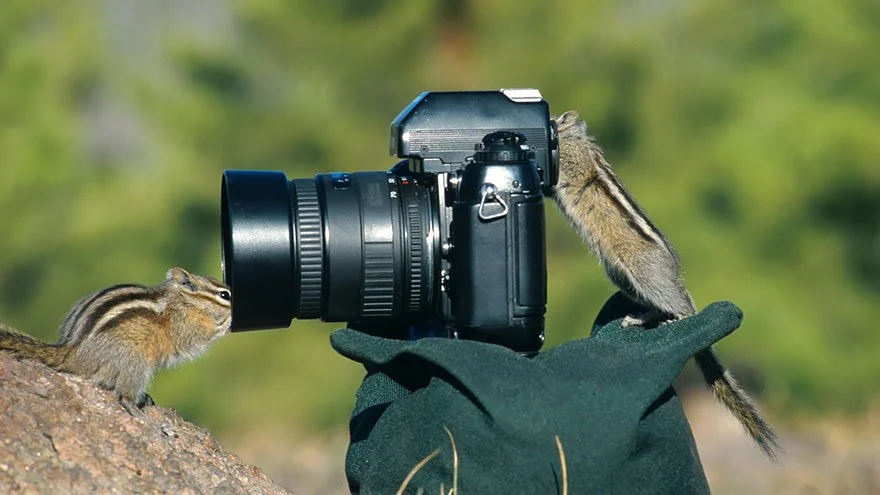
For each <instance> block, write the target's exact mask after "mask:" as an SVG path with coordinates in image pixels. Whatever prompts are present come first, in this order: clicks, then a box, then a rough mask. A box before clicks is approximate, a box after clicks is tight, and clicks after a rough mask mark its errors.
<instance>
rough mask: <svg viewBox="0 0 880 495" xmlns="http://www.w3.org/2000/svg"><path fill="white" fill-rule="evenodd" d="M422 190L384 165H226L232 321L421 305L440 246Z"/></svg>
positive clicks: (261, 323) (403, 312) (260, 323)
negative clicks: (305, 170)
mask: <svg viewBox="0 0 880 495" xmlns="http://www.w3.org/2000/svg"><path fill="white" fill-rule="evenodd" d="M429 192H430V191H429V189H428V186H427V185H425V184H421V183H419V182H418V181H416V180H415V179H413V178H411V177H406V176H399V175H396V174H394V173H391V172H357V173H351V174H349V173H340V174H320V175H317V176H315V178H314V179H294V180H291V181H288V180H287V177H286V176H285V175H284V174H283V173H281V172H269V171H241V170H228V171H226V172H225V173H224V175H223V183H222V192H221V195H222V199H221V211H222V213H221V216H222V226H221V227H222V228H221V230H222V242H223V275H224V278H225V280H226V282H227V283H228V284H229V285H230V286H231V288H232V292H233V295H234V297H233V298H232V300H233V308H232V309H233V321H232V328H233V331H239V330H256V329H260V328H278V327H286V326H288V325H289V324H290V321H291V319H293V318H299V319H311V318H320V319H322V320H324V321H354V320H361V319H364V318H372V317H396V318H400V317H407V316H415V315H417V314H419V313H423V312H427V311H429V309H430V306H431V304H432V300H433V294H434V272H435V267H434V264H435V263H436V262H437V256H435V253H436V252H438V249H439V246H438V240H437V239H436V235H434V234H435V233H436V232H437V230H438V229H437V226H436V224H435V222H436V220H435V218H436V215H434V214H433V209H432V208H436V206H435V205H432V201H431V195H430V194H429Z"/></svg>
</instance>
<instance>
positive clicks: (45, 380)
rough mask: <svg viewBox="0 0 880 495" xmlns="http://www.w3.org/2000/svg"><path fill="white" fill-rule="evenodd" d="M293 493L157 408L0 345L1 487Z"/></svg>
mask: <svg viewBox="0 0 880 495" xmlns="http://www.w3.org/2000/svg"><path fill="white" fill-rule="evenodd" d="M111 492H114V493H285V494H286V493H290V492H288V491H287V490H285V489H284V488H281V487H280V486H278V485H276V484H275V483H273V482H272V480H270V479H269V478H268V477H267V476H266V475H265V474H263V472H262V471H260V470H259V468H256V467H254V466H249V465H247V464H245V463H243V462H242V461H241V459H239V458H238V457H237V456H235V455H233V454H230V453H227V452H225V451H224V450H223V449H222V448H221V447H220V446H219V445H218V444H217V442H216V441H215V440H214V437H213V436H212V435H211V434H210V433H209V432H208V431H206V430H204V429H201V428H199V427H197V426H195V425H193V424H191V423H188V422H186V421H184V420H183V419H181V418H180V416H178V415H177V413H175V412H174V411H173V410H170V409H166V408H163V407H158V406H151V407H147V408H145V409H144V414H143V417H141V418H135V417H132V416H131V415H129V414H128V413H127V412H126V411H125V410H124V409H123V408H122V407H121V406H120V405H119V404H118V403H117V401H116V398H115V397H114V396H113V395H112V394H111V393H109V392H106V391H104V390H101V389H99V388H97V387H95V386H93V385H91V384H90V383H88V382H87V381H85V380H83V379H80V378H79V377H75V376H70V375H66V374H60V373H56V372H54V371H52V370H51V369H49V368H47V367H45V366H43V365H41V364H37V363H32V362H28V361H16V360H15V359H14V358H11V357H9V356H6V355H3V354H2V353H0V493H111Z"/></svg>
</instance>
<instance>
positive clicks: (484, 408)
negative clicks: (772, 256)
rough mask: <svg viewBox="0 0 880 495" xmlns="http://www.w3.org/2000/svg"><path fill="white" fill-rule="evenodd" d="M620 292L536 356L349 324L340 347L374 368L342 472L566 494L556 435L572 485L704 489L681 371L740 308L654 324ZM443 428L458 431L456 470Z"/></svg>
mask: <svg viewBox="0 0 880 495" xmlns="http://www.w3.org/2000/svg"><path fill="white" fill-rule="evenodd" d="M641 311H642V308H639V307H638V306H636V305H635V304H634V303H632V302H630V301H629V300H628V299H627V298H625V297H624V296H623V295H621V294H619V293H618V294H615V295H614V296H613V297H612V298H611V299H610V300H609V301H608V302H607V303H606V304H605V307H604V308H603V309H602V311H601V312H600V314H599V316H598V318H597V319H596V322H595V324H594V326H593V331H592V337H591V338H585V339H578V340H575V341H572V342H567V343H564V344H561V345H559V346H557V347H554V348H552V349H549V350H546V351H544V352H541V353H540V354H538V355H536V356H534V357H524V356H522V355H520V354H517V353H515V352H513V351H511V350H509V349H507V348H505V347H501V346H497V345H493V344H485V343H481V342H473V341H464V340H454V339H443V338H425V339H420V340H414V341H406V340H394V339H385V338H381V337H376V336H373V335H368V334H366V333H363V332H360V331H356V330H352V329H343V330H338V331H336V332H334V333H333V334H332V335H331V343H332V345H333V347H334V349H336V351H337V352H339V353H340V354H342V355H344V356H346V357H348V358H350V359H352V360H355V361H357V362H360V363H362V364H363V365H364V367H365V368H366V370H367V376H366V377H365V378H364V381H363V383H362V384H361V387H360V389H359V390H358V392H357V403H356V404H355V408H354V412H353V413H352V418H351V422H350V429H351V443H350V445H349V449H348V455H347V458H346V475H347V476H348V480H349V487H350V489H351V491H352V492H353V493H361V494H394V493H397V491H398V489H399V488H400V486H401V484H402V483H403V481H404V479H405V478H406V477H407V475H408V474H409V473H410V471H411V470H412V469H413V468H414V467H415V466H416V465H417V464H418V463H419V462H420V461H421V460H422V459H424V458H425V457H426V456H427V455H428V454H430V453H431V452H433V451H434V450H436V449H440V453H439V455H437V456H436V457H434V458H432V459H431V460H430V461H428V462H427V463H426V464H425V465H424V466H423V467H422V468H421V469H420V470H419V471H418V472H417V473H416V475H415V477H414V478H412V479H411V480H410V482H409V483H408V484H407V490H406V493H419V489H424V492H423V493H426V494H435V493H440V487H441V485H442V486H443V487H444V488H445V490H446V493H448V492H449V490H450V488H452V487H453V482H454V478H455V481H456V482H457V489H458V491H457V492H456V495H460V494H464V495H468V494H494V493H503V494H543V493H548V494H561V493H562V485H563V476H562V467H561V462H560V455H559V451H558V448H557V444H556V437H557V436H558V437H559V440H560V442H561V444H562V448H563V450H564V454H565V460H566V468H567V474H566V476H565V482H567V486H568V493H569V494H579V493H626V494H629V493H675V494H684V493H708V492H709V487H708V484H707V482H706V477H705V474H704V472H703V469H702V466H701V464H700V460H699V455H698V454H697V450H696V447H695V445H694V440H693V436H692V434H691V430H690V426H689V425H688V422H687V419H686V418H685V416H684V411H683V410H682V408H681V404H680V402H679V399H678V397H677V396H676V394H675V392H674V390H673V389H672V382H673V380H674V379H675V377H676V376H677V375H678V373H679V372H680V370H681V369H682V367H683V366H684V364H685V362H686V361H687V360H688V359H689V358H690V357H692V356H693V355H694V354H695V353H696V352H698V351H700V350H702V349H705V348H706V347H708V346H710V345H712V344H714V343H715V342H717V341H718V340H719V339H721V338H723V337H725V336H726V335H728V334H730V333H731V332H732V331H733V330H735V329H736V328H737V327H739V325H740V322H741V320H742V312H741V311H740V310H739V308H737V307H736V306H735V305H734V304H732V303H729V302H719V303H714V304H712V305H710V306H709V307H707V308H706V309H705V310H704V311H702V312H701V313H699V314H698V315H696V316H693V317H691V318H687V319H684V320H681V321H677V322H674V323H670V324H667V325H663V326H659V327H656V328H650V329H641V328H621V327H620V318H622V317H623V316H624V315H627V314H636V313H640V312H641ZM444 428H448V430H449V432H450V433H451V434H452V437H453V439H454V441H455V446H456V450H457V455H458V469H457V471H456V470H454V469H453V465H454V459H453V449H452V447H451V444H450V438H449V436H448V435H447V433H446V430H445V429H444Z"/></svg>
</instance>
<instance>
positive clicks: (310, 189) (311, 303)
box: [293, 179, 324, 319]
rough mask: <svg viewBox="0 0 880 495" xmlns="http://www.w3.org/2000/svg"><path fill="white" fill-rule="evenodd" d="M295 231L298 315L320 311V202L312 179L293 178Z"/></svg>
mask: <svg viewBox="0 0 880 495" xmlns="http://www.w3.org/2000/svg"><path fill="white" fill-rule="evenodd" d="M293 185H294V187H295V188H296V206H295V208H296V220H295V221H296V224H295V225H294V228H295V229H296V234H297V236H298V240H299V253H298V254H299V311H298V312H297V315H296V316H297V318H299V319H306V318H317V317H318V316H320V315H321V283H322V277H323V272H324V244H323V242H322V239H321V230H322V229H321V205H320V203H319V201H318V189H317V186H316V185H315V181H314V179H295V180H294V181H293Z"/></svg>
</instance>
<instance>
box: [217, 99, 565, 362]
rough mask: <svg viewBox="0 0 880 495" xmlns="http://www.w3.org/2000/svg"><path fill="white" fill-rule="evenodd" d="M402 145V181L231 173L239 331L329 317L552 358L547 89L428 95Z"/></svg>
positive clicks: (552, 146)
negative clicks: (547, 317)
mask: <svg viewBox="0 0 880 495" xmlns="http://www.w3.org/2000/svg"><path fill="white" fill-rule="evenodd" d="M390 138H391V140H390V145H391V146H390V147H391V153H392V154H394V155H396V156H398V157H399V158H402V159H403V160H402V161H400V162H399V163H397V164H396V165H395V166H394V167H392V168H391V170H389V171H387V172H354V173H334V174H319V175H317V176H315V178H314V179H294V180H290V181H288V180H287V178H286V177H285V176H284V174H283V173H280V172H266V171H226V172H225V173H224V178H223V185H222V196H221V201H222V208H221V209H222V212H221V213H222V232H223V265H224V267H223V271H224V278H225V280H226V282H227V283H228V284H229V285H230V286H231V287H232V290H233V293H234V294H235V297H234V298H233V330H246V329H256V328H271V327H279V326H287V325H289V323H290V321H291V319H292V318H294V317H296V318H301V319H302V318H321V319H322V320H324V321H347V322H350V326H352V327H354V328H358V327H360V328H364V327H369V328H370V329H371V331H373V332H376V330H377V329H381V328H386V329H388V331H387V332H386V333H390V335H387V336H390V337H399V338H403V337H407V334H412V333H415V334H421V335H425V334H430V335H437V334H439V335H443V336H449V337H457V338H464V339H473V340H480V341H484V342H491V343H496V344H500V345H504V346H507V347H509V348H511V349H514V350H517V351H521V352H535V351H537V350H539V349H540V347H541V345H542V344H543V337H544V313H545V310H546V301H547V269H546V249H545V233H544V206H543V196H544V195H545V194H547V195H550V194H552V191H553V186H554V185H555V183H556V177H557V173H558V154H557V153H558V151H557V150H558V142H557V141H558V140H557V136H556V128H555V123H554V122H553V121H552V120H551V119H550V114H549V106H548V104H547V102H546V101H545V100H544V99H543V98H542V97H541V95H540V93H539V92H538V91H537V90H499V91H462V92H425V93H422V94H421V95H419V96H418V97H417V98H416V99H415V100H413V102H412V103H410V105H408V106H407V107H406V108H405V109H404V110H403V111H402V112H401V113H400V114H399V115H398V116H397V118H396V119H394V121H393V122H392V124H391V136H390ZM400 329H408V330H409V331H408V332H407V334H402V333H403V332H402V331H401V330H400ZM412 330H418V331H416V332H412ZM379 333H382V332H381V331H380V332H379Z"/></svg>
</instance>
